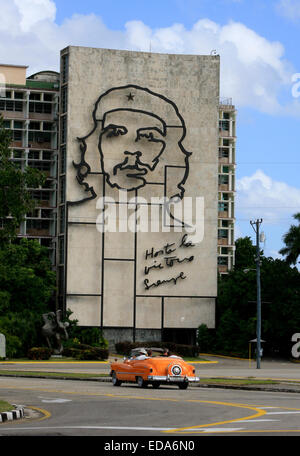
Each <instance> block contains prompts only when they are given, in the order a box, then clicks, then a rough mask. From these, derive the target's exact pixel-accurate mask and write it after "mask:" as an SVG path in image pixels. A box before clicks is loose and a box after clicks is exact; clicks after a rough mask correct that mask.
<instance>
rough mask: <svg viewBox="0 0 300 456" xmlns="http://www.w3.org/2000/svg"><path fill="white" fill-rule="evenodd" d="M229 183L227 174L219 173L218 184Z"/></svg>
mask: <svg viewBox="0 0 300 456" xmlns="http://www.w3.org/2000/svg"><path fill="white" fill-rule="evenodd" d="M228 183H229V176H228V175H227V174H221V175H219V184H220V185H224V184H225V185H226V184H228Z"/></svg>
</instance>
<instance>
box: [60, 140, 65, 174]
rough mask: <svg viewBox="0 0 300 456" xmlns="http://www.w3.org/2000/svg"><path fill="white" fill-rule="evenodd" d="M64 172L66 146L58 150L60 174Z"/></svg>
mask: <svg viewBox="0 0 300 456" xmlns="http://www.w3.org/2000/svg"><path fill="white" fill-rule="evenodd" d="M65 172H66V146H62V147H61V149H60V173H61V174H64V173H65Z"/></svg>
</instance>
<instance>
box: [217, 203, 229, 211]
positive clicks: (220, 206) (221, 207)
mask: <svg viewBox="0 0 300 456" xmlns="http://www.w3.org/2000/svg"><path fill="white" fill-rule="evenodd" d="M218 210H219V212H227V211H228V203H223V202H220V203H218Z"/></svg>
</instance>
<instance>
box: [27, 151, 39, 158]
mask: <svg viewBox="0 0 300 456" xmlns="http://www.w3.org/2000/svg"><path fill="white" fill-rule="evenodd" d="M28 158H33V159H34V160H39V158H40V151H39V150H30V151H29V153H28Z"/></svg>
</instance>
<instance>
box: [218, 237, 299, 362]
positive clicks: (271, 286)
mask: <svg viewBox="0 0 300 456" xmlns="http://www.w3.org/2000/svg"><path fill="white" fill-rule="evenodd" d="M254 253H255V246H253V245H252V243H251V240H250V238H242V239H238V240H237V241H236V257H237V258H239V262H238V264H237V265H236V266H235V268H234V269H233V271H231V272H230V273H229V274H228V275H227V276H222V277H220V278H219V284H218V286H219V289H218V300H217V306H216V314H217V317H216V330H215V338H214V349H215V351H219V352H223V353H232V354H239V355H242V356H247V354H248V343H249V340H251V339H254V338H255V337H256V317H257V316H256V272H255V263H254V260H253V254H254ZM245 269H248V272H245ZM261 298H262V339H264V340H266V343H265V344H263V347H264V349H265V353H269V354H274V353H280V354H282V355H285V356H288V355H289V354H290V348H291V336H292V335H293V334H294V333H295V332H299V328H300V273H299V271H298V270H297V268H295V267H290V266H289V265H288V264H287V263H286V262H285V261H283V260H278V259H277V260H274V259H273V258H267V257H265V256H264V255H263V254H262V256H261Z"/></svg>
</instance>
